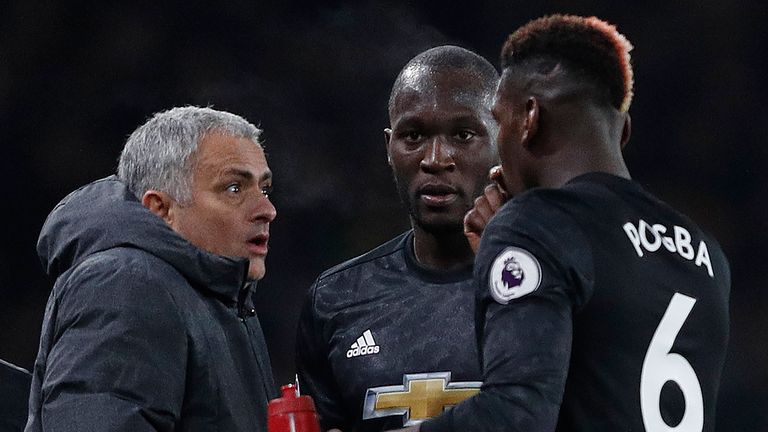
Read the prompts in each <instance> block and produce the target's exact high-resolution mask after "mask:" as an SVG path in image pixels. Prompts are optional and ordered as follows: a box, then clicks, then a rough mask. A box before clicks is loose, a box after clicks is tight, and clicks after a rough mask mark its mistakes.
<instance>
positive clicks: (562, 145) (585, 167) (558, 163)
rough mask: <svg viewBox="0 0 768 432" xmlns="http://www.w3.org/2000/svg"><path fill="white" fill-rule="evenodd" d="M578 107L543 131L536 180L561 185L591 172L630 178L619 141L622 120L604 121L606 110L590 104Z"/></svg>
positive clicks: (549, 184)
mask: <svg viewBox="0 0 768 432" xmlns="http://www.w3.org/2000/svg"><path fill="white" fill-rule="evenodd" d="M577 108H579V109H580V111H578V112H574V113H570V114H571V115H569V116H561V117H562V118H563V119H564V120H562V121H561V122H560V123H558V124H555V125H554V126H553V127H552V128H550V129H549V131H548V133H542V136H541V137H540V138H541V139H542V143H541V145H542V147H543V148H544V149H545V150H546V151H544V152H543V153H542V154H541V155H540V157H539V158H538V161H537V165H538V166H537V167H535V168H534V169H533V172H535V173H538V177H539V178H538V181H537V182H536V183H538V184H539V185H540V186H544V187H560V186H562V185H564V184H565V183H567V182H568V181H570V180H571V179H573V178H574V177H578V176H580V175H582V174H586V173H590V172H604V173H608V174H613V175H616V176H619V177H624V178H630V175H629V170H628V169H627V165H626V163H625V162H624V157H623V155H622V146H621V144H620V141H621V136H622V128H623V124H624V123H623V121H619V120H621V119H618V120H617V119H613V118H611V120H610V121H606V120H603V119H604V117H605V116H606V113H605V112H604V110H602V109H599V108H595V107H592V106H591V105H587V106H582V105H579V106H577ZM611 115H613V113H611ZM579 116H581V117H579ZM565 119H571V120H568V121H566V120H565ZM572 119H577V120H576V121H572ZM578 119H582V120H578ZM568 122H570V123H568Z"/></svg>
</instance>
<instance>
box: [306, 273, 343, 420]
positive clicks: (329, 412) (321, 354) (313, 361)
mask: <svg viewBox="0 0 768 432" xmlns="http://www.w3.org/2000/svg"><path fill="white" fill-rule="evenodd" d="M319 283H320V281H319V280H318V281H315V283H314V284H313V285H312V287H311V288H310V289H309V291H308V293H307V297H306V300H305V303H304V307H303V308H302V312H301V316H300V318H299V326H298V334H297V340H296V369H297V373H298V377H299V384H300V388H301V393H302V394H306V395H309V396H311V397H312V399H313V400H314V403H315V408H316V409H317V413H318V416H319V417H320V426H321V428H322V430H328V429H333V428H337V429H341V430H343V431H347V430H351V429H350V428H351V422H349V416H348V415H347V414H346V411H345V409H344V405H343V401H342V396H341V391H340V390H339V388H338V384H337V383H336V380H335V378H334V375H333V369H332V367H331V363H330V361H329V348H328V338H327V337H326V333H325V331H324V322H323V320H322V319H321V318H320V312H319V311H318V309H317V305H316V302H315V298H316V292H317V288H318V284H319Z"/></svg>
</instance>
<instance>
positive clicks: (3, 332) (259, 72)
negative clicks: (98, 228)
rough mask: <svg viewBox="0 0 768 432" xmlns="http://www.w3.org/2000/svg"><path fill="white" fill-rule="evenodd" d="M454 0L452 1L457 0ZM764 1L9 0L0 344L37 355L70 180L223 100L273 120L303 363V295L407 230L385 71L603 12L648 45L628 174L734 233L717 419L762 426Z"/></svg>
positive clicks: (281, 333)
mask: <svg viewBox="0 0 768 432" xmlns="http://www.w3.org/2000/svg"><path fill="white" fill-rule="evenodd" d="M449 3H450V4H449ZM767 10H768V8H766V6H765V5H764V4H763V3H762V2H759V1H757V0H751V1H744V2H736V1H734V2H727V1H726V2H723V1H712V0H701V1H646V2H642V4H641V2H615V1H609V0H603V1H578V2H577V1H572V2H566V1H528V2H515V1H509V0H507V1H483V0H476V1H472V2H466V3H461V4H459V3H458V2H445V1H425V2H418V3H417V2H407V3H394V2H386V3H385V2H374V1H355V2H341V1H336V2H326V3H320V2H315V3H311V4H307V3H297V2H290V1H284V2H279V3H277V2H275V3H262V2H256V1H231V2H203V1H184V2H182V1H175V2H80V1H67V2H52V1H51V2H39V1H20V0H19V1H10V2H7V1H6V2H2V3H0V136H2V149H1V151H2V153H0V173H1V174H2V183H0V185H1V186H2V191H3V193H5V196H4V198H3V199H2V201H3V213H4V215H5V216H4V218H3V222H2V225H1V226H2V248H0V358H3V359H5V360H8V361H11V362H13V363H16V364H18V365H20V366H22V367H25V368H27V369H30V368H31V367H32V365H33V363H34V358H35V355H36V353H37V347H38V337H39V333H40V325H41V320H42V314H43V309H44V306H45V302H46V299H47V296H48V293H49V290H50V287H51V285H52V282H53V281H51V280H48V278H47V277H46V276H45V275H44V273H43V271H42V268H41V266H40V264H39V261H38V258H37V255H36V252H35V242H36V239H37V234H38V232H39V229H40V227H41V225H42V223H43V221H44V219H45V217H46V215H47V214H48V212H49V211H50V209H51V208H52V207H53V206H54V205H55V204H56V203H57V202H58V201H59V200H60V199H61V198H62V197H63V196H64V195H66V194H67V193H68V192H69V191H71V190H73V189H74V188H76V187H78V186H80V185H81V184H83V183H86V182H89V181H91V180H94V179H97V178H100V177H103V176H106V175H109V174H110V173H112V172H113V171H114V169H115V167H116V160H117V157H118V154H119V151H120V149H121V147H122V145H123V142H124V140H125V138H126V137H127V135H128V134H129V133H130V132H131V131H132V130H133V129H134V128H135V127H137V126H138V125H139V124H141V123H142V122H144V120H146V119H147V118H148V117H149V116H150V115H151V114H152V113H154V112H156V111H159V110H164V109H167V108H170V107H172V106H178V105H186V104H196V105H210V106H213V107H214V108H217V109H222V110H228V111H232V112H235V113H238V114H240V115H243V116H244V117H246V118H248V119H249V120H251V121H252V122H254V123H257V124H260V125H261V127H262V128H263V129H264V130H265V133H264V137H265V139H266V146H267V151H268V156H269V162H270V165H271V167H272V169H273V170H274V171H275V174H276V180H275V186H276V193H275V195H274V202H275V204H276V206H277V208H278V218H277V220H276V222H275V223H274V225H273V228H272V241H271V251H270V255H269V258H268V261H267V265H268V273H267V277H266V278H265V279H264V280H263V281H262V283H261V284H260V286H259V292H258V294H257V301H258V303H259V312H260V316H261V319H262V323H263V326H264V331H265V333H266V337H267V341H268V343H269V345H270V349H271V355H272V360H273V366H274V369H275V374H276V379H277V380H278V384H281V383H286V382H289V381H292V379H293V374H294V362H293V347H294V333H295V326H296V321H297V316H298V311H299V307H300V304H301V302H302V297H303V294H304V292H305V291H306V289H307V288H308V287H309V285H310V284H311V283H312V281H313V280H314V278H315V277H316V276H317V275H318V274H319V273H320V272H321V271H322V270H324V269H326V268H327V267H329V266H332V265H334V264H337V263H339V262H341V261H343V260H346V259H348V258H350V257H353V256H355V255H358V254H360V253H362V252H364V251H366V250H368V249H370V248H371V247H373V246H376V245H378V244H379V243H381V242H383V241H385V240H387V239H389V238H390V237H392V236H394V235H396V234H398V233H400V232H401V231H403V230H404V229H406V228H407V226H408V225H407V218H406V215H405V211H404V210H403V208H402V206H401V205H400V203H399V202H398V198H397V195H396V193H395V189H394V186H393V182H392V180H391V174H390V172H389V168H388V166H387V163H386V155H385V150H384V145H383V142H384V141H383V134H382V129H383V128H384V127H386V126H387V125H388V120H387V116H386V104H387V98H388V93H389V88H390V86H391V85H392V82H393V81H394V79H395V76H396V74H397V73H398V71H399V70H400V68H401V67H402V66H403V65H404V64H405V62H406V61H407V60H408V59H410V58H411V57H412V56H413V55H415V54H417V53H419V52H420V51H422V50H424V49H427V48H430V47H432V46H435V45H440V44H455V45H460V46H463V47H466V48H469V49H472V50H474V51H476V52H478V53H479V54H481V55H484V56H486V57H487V58H488V59H489V60H490V61H491V62H492V63H493V64H494V65H498V53H499V49H500V47H501V44H502V42H503V41H504V39H505V37H506V36H507V34H508V33H509V32H511V31H512V30H514V29H515V28H516V27H518V26H520V25H522V24H524V23H525V22H526V21H528V20H529V19H532V18H536V17H539V16H541V15H544V14H547V13H553V12H567V13H577V14H582V15H597V16H599V17H601V18H603V19H606V20H608V21H609V22H612V23H614V24H616V25H617V26H618V28H619V30H620V31H621V32H623V33H624V34H625V35H627V37H628V38H629V39H630V40H631V41H632V43H633V44H634V45H635V50H634V51H633V62H634V70H635V94H636V95H635V99H634V104H633V106H632V108H631V111H630V112H631V114H632V117H633V137H632V140H631V141H630V145H629V147H628V148H627V150H626V155H627V159H628V161H629V165H630V169H631V171H632V173H633V176H634V177H635V179H636V180H638V181H639V182H641V183H642V184H643V185H645V186H646V187H647V188H648V189H649V190H651V191H653V192H655V193H656V194H657V195H659V196H660V197H662V198H663V199H665V200H666V201H668V202H670V203H671V204H673V205H674V206H676V207H678V208H679V209H681V210H683V211H684V212H687V213H688V214H689V215H690V216H692V217H693V218H694V219H695V220H697V221H698V222H699V223H700V224H701V225H702V226H703V227H704V228H705V229H707V230H709V231H711V232H713V233H714V234H715V236H716V237H717V238H718V239H720V241H721V243H722V245H723V247H724V249H725V251H726V253H727V254H728V256H729V258H730V261H731V265H732V271H733V291H732V297H731V316H732V328H731V341H730V346H729V353H728V358H727V364H726V368H725V372H724V376H723V382H722V387H721V388H722V391H721V397H720V405H719V407H718V419H719V420H718V421H719V424H718V430H719V431H768V414H767V413H766V411H768V341H766V337H767V336H768V290H766V286H765V284H764V283H763V280H764V278H765V276H764V275H763V274H762V270H761V269H765V268H766V267H765V260H766V254H765V245H766V243H767V240H768V234H767V233H768V222H766V220H767V219H768V204H767V203H768V190H767V189H768V181H766V180H768V179H766V170H765V168H766V167H767V166H768V151H767V150H766V145H765V141H766V137H767V136H768V108H767V107H766V104H765V101H766V97H767V96H768V84H767V83H766V78H765V77H766V73H765V68H766V63H767V62H766V54H767V53H768V34H767V33H768V31H766V29H767V28H768V26H766V24H765V22H766V18H768V13H766V11H767Z"/></svg>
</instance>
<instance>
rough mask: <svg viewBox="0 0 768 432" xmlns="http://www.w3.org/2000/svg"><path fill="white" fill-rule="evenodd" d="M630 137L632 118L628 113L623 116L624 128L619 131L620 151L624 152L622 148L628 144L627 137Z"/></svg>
mask: <svg viewBox="0 0 768 432" xmlns="http://www.w3.org/2000/svg"><path fill="white" fill-rule="evenodd" d="M630 135H632V118H631V117H630V116H629V113H626V114H625V117H624V127H623V128H622V129H621V149H622V150H624V146H626V145H627V143H628V142H629V136H630Z"/></svg>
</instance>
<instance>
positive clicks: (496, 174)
mask: <svg viewBox="0 0 768 432" xmlns="http://www.w3.org/2000/svg"><path fill="white" fill-rule="evenodd" d="M488 178H490V179H491V181H493V183H495V184H496V185H498V187H499V190H501V192H503V193H504V195H506V196H507V197H510V196H511V195H510V194H509V191H507V186H506V184H505V183H504V172H503V171H502V170H501V165H496V166H494V167H492V168H491V170H490V172H489V173H488Z"/></svg>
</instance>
